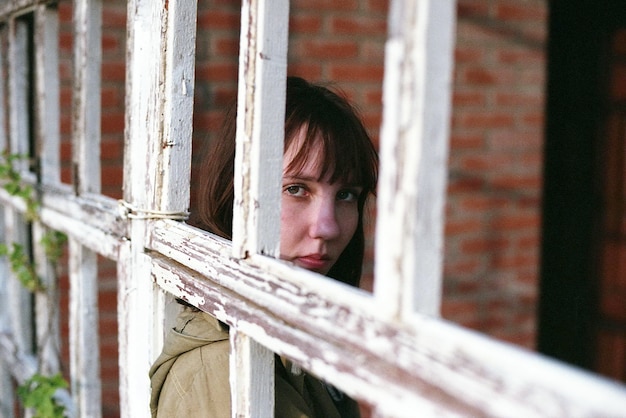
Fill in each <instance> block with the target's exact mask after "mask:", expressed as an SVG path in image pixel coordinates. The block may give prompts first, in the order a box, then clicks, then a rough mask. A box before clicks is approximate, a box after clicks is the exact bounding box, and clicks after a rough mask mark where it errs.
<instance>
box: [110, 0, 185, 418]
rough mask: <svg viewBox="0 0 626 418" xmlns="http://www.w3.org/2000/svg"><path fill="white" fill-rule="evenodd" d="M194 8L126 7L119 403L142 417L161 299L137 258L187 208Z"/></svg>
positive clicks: (133, 2)
mask: <svg viewBox="0 0 626 418" xmlns="http://www.w3.org/2000/svg"><path fill="white" fill-rule="evenodd" d="M196 15H197V4H196V1H193V0H190V1H184V2H183V1H181V2H171V1H167V0H157V1H155V0H130V1H129V2H128V17H127V19H128V39H127V58H128V61H127V63H126V132H125V148H124V200H125V204H126V208H127V209H128V211H129V221H130V222H129V224H130V226H129V241H128V243H127V245H125V246H123V247H122V251H121V256H120V264H118V267H119V268H118V279H119V284H118V323H119V339H120V401H121V404H120V406H121V408H120V409H121V414H122V416H124V417H133V418H135V417H148V416H149V415H150V411H149V408H148V405H149V399H150V382H149V380H148V370H149V368H150V365H151V362H152V361H153V360H154V358H155V357H156V355H157V354H158V352H159V350H160V348H161V347H160V346H157V344H158V343H159V342H160V341H161V338H160V335H162V332H163V331H162V323H160V322H157V321H156V320H157V319H162V317H163V316H162V313H160V312H159V313H158V314H155V313H154V309H155V307H156V306H155V305H158V307H159V309H162V305H163V303H160V302H158V301H159V300H160V296H159V295H157V294H156V292H157V289H156V288H155V286H154V285H153V283H152V281H151V278H150V264H149V260H148V258H147V256H146V254H145V253H144V248H145V241H146V231H147V228H148V221H149V219H151V218H157V217H159V218H162V217H164V218H168V217H170V218H176V219H178V218H180V217H183V216H184V214H185V213H186V212H187V210H188V208H189V181H190V166H191V133H192V115H193V112H192V111H193V96H194V65H195V43H196V42H195V37H196V36H195V35H196Z"/></svg>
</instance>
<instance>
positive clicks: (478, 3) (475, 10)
mask: <svg viewBox="0 0 626 418" xmlns="http://www.w3.org/2000/svg"><path fill="white" fill-rule="evenodd" d="M456 10H457V17H458V19H463V18H466V17H476V16H487V15H489V2H486V1H484V0H458V1H457V8H456Z"/></svg>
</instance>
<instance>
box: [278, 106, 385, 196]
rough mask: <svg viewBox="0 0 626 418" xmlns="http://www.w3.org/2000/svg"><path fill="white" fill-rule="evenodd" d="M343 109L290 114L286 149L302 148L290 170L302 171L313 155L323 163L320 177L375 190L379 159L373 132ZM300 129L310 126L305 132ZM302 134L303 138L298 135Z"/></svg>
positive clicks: (290, 171)
mask: <svg viewBox="0 0 626 418" xmlns="http://www.w3.org/2000/svg"><path fill="white" fill-rule="evenodd" d="M341 110H343V109H328V108H325V109H324V108H319V107H318V108H315V109H306V110H305V111H304V112H302V113H303V114H306V115H307V117H306V118H303V117H301V116H303V115H302V114H300V112H297V111H295V112H293V114H291V115H288V117H287V121H286V125H285V151H286V150H288V149H289V148H290V147H291V146H292V145H293V146H297V147H298V150H297V152H296V153H294V154H293V158H292V160H291V162H290V163H289V166H288V167H287V168H286V171H287V172H289V173H293V174H296V175H297V174H299V173H300V172H301V171H302V169H303V168H304V167H305V165H306V164H307V162H308V161H309V160H310V159H311V158H315V159H318V161H320V164H321V167H320V168H321V170H320V178H319V179H317V180H318V181H320V180H321V179H322V178H329V179H330V182H331V183H335V182H337V181H339V182H342V183H345V184H349V185H354V186H360V187H363V188H364V190H367V191H373V190H374V188H375V186H376V184H375V183H376V177H377V170H378V160H377V156H376V151H375V150H374V148H373V145H372V142H371V140H370V139H369V135H368V134H367V132H366V131H365V128H364V127H363V126H362V124H361V123H360V121H359V120H358V119H356V118H354V117H351V114H346V113H347V112H343V111H341ZM300 129H306V131H305V134H304V135H303V136H300V135H298V133H299V131H300ZM297 137H300V138H302V139H301V140H297V139H296V138H297Z"/></svg>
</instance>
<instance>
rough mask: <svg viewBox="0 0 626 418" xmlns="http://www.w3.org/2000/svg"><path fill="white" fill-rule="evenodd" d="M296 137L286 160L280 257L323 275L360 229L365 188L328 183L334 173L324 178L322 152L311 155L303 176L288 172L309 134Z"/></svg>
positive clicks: (285, 157) (302, 133) (303, 169)
mask: <svg viewBox="0 0 626 418" xmlns="http://www.w3.org/2000/svg"><path fill="white" fill-rule="evenodd" d="M297 135H298V136H297V137H296V138H294V140H293V141H292V142H291V145H290V147H289V148H288V149H287V150H286V152H285V155H284V159H283V181H282V203H281V204H282V209H281V217H280V218H281V219H280V221H281V224H280V227H281V229H280V256H281V258H282V259H283V260H287V261H291V262H293V263H295V264H296V265H297V266H299V267H303V268H305V269H307V270H311V271H315V272H317V273H320V274H324V275H325V274H327V273H328V272H329V271H330V269H331V267H332V266H333V265H334V264H335V262H336V261H337V259H338V258H339V256H340V255H341V253H342V252H343V250H344V249H345V248H346V246H347V245H348V243H349V242H350V240H351V239H352V236H353V235H354V232H355V231H356V228H357V224H358V221H359V210H358V200H359V195H360V194H361V193H362V191H363V188H362V187H360V186H358V185H351V184H344V183H341V182H340V181H337V182H335V183H330V182H329V179H328V178H329V177H330V174H329V175H327V176H326V177H324V178H321V179H320V172H321V164H320V161H321V158H322V156H321V155H320V154H319V153H313V155H311V156H310V157H309V158H308V159H307V161H306V164H305V165H304V167H303V168H302V170H300V171H299V172H297V173H294V172H288V171H287V168H288V167H289V164H290V162H291V160H292V158H293V156H294V155H295V153H296V150H297V149H299V147H300V144H301V143H302V141H303V140H304V136H305V130H304V129H301V130H300V131H299V133H298V134H297Z"/></svg>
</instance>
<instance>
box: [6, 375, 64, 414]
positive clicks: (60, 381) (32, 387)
mask: <svg viewBox="0 0 626 418" xmlns="http://www.w3.org/2000/svg"><path fill="white" fill-rule="evenodd" d="M67 386H68V384H67V381H66V380H65V379H64V378H63V376H61V374H60V373H58V374H56V375H54V376H43V375H41V374H34V375H33V376H32V377H31V378H30V379H28V380H26V381H25V382H24V383H23V384H22V385H21V386H19V387H18V388H17V395H18V396H19V397H20V399H21V400H22V402H23V403H24V406H25V407H26V408H33V410H34V415H32V416H33V418H62V417H64V416H65V406H63V405H62V404H60V403H59V402H58V401H57V399H56V398H55V396H54V394H55V393H56V391H57V390H58V389H65V388H67Z"/></svg>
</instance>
